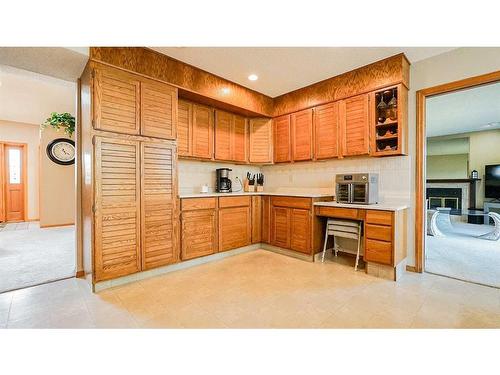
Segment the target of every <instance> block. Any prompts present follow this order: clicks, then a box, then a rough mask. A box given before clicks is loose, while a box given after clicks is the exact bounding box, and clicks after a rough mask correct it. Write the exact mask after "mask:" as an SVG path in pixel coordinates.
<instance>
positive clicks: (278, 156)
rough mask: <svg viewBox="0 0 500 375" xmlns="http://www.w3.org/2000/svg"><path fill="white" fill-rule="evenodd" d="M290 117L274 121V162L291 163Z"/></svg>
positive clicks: (277, 118)
mask: <svg viewBox="0 0 500 375" xmlns="http://www.w3.org/2000/svg"><path fill="white" fill-rule="evenodd" d="M290 141H291V137H290V115H284V116H280V117H276V118H275V119H274V162H275V163H284V162H288V161H291V160H292V158H291V147H290V146H291V145H290Z"/></svg>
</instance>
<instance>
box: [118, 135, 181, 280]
mask: <svg viewBox="0 0 500 375" xmlns="http://www.w3.org/2000/svg"><path fill="white" fill-rule="evenodd" d="M175 160H176V157H175V146H174V145H172V144H170V143H169V144H165V143H161V142H146V141H144V142H141V176H142V178H141V241H142V242H141V245H142V246H141V250H142V257H141V259H142V270H148V269H151V268H155V267H159V266H164V265H167V264H170V263H174V262H177V261H178V260H179V256H178V251H177V249H178V244H177V227H178V225H177V215H176V200H177V194H176V181H175V170H176V168H177V166H176V162H175ZM124 188H125V186H124Z"/></svg>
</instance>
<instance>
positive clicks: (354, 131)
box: [340, 94, 370, 156]
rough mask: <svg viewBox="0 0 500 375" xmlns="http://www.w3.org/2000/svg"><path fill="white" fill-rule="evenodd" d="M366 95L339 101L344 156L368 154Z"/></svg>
mask: <svg viewBox="0 0 500 375" xmlns="http://www.w3.org/2000/svg"><path fill="white" fill-rule="evenodd" d="M368 97H369V95H368V94H363V95H358V96H355V97H352V98H349V99H346V100H342V101H341V108H340V109H341V116H340V117H341V121H342V138H343V143H342V146H343V147H342V154H343V155H344V156H352V155H367V154H368V153H369V151H370V150H369V148H370V147H369V144H370V142H369V137H370V135H369V112H368Z"/></svg>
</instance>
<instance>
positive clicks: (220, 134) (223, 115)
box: [215, 110, 248, 162]
mask: <svg viewBox="0 0 500 375" xmlns="http://www.w3.org/2000/svg"><path fill="white" fill-rule="evenodd" d="M247 137H248V131H247V120H246V118H244V117H242V116H238V115H235V114H232V113H229V112H225V111H220V110H215V159H216V160H223V161H236V162H246V161H247V143H248V142H247V140H248V138H247Z"/></svg>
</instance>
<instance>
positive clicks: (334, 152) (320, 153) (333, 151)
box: [314, 102, 339, 160]
mask: <svg viewBox="0 0 500 375" xmlns="http://www.w3.org/2000/svg"><path fill="white" fill-rule="evenodd" d="M338 156H339V103H338V102H333V103H328V104H325V105H322V106H319V107H316V108H315V109H314V158H315V159H318V160H319V159H331V158H336V157H338Z"/></svg>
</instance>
